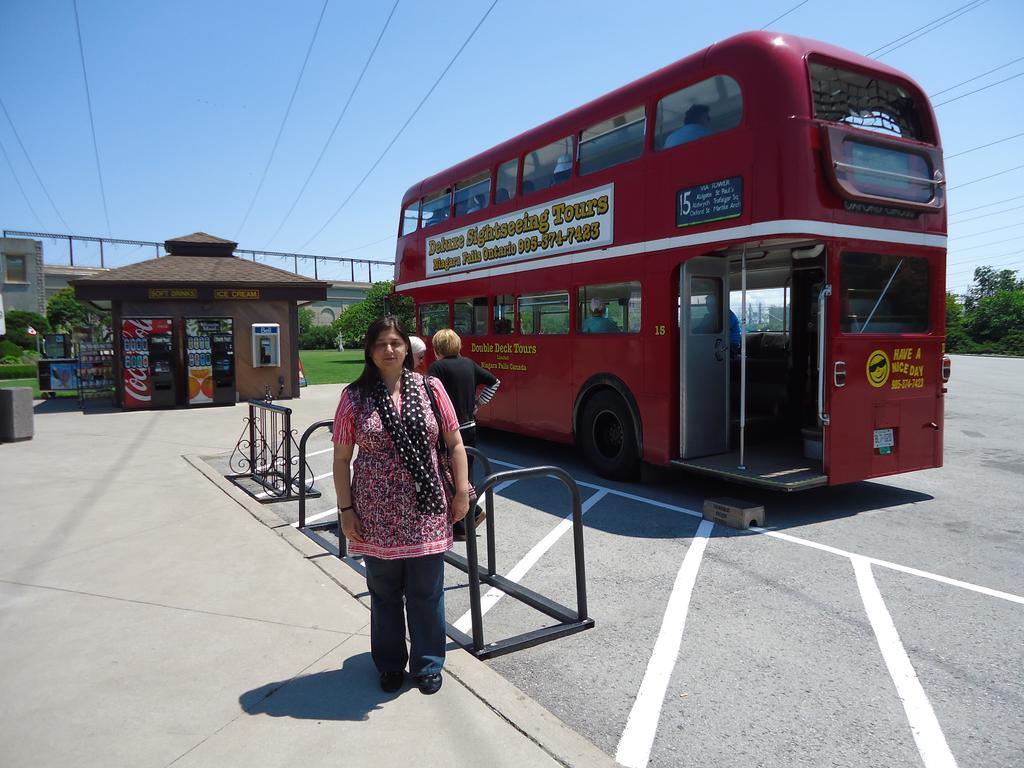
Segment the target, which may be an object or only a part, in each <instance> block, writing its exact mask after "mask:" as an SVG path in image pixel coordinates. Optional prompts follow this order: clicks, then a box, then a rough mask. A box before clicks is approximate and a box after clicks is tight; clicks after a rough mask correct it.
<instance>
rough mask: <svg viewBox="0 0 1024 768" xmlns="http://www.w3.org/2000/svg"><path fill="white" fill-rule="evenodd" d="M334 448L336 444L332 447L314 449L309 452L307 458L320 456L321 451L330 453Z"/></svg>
mask: <svg viewBox="0 0 1024 768" xmlns="http://www.w3.org/2000/svg"><path fill="white" fill-rule="evenodd" d="M333 450H334V446H331V447H330V448H324V449H323V450H322V451H313V452H312V453H307V454H306V458H307V459H308V458H309V457H310V456H319V455H320V454H321V453H329V452H330V451H333Z"/></svg>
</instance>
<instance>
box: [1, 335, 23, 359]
mask: <svg viewBox="0 0 1024 768" xmlns="http://www.w3.org/2000/svg"><path fill="white" fill-rule="evenodd" d="M23 351H24V350H22V348H21V347H19V346H18V345H17V344H15V343H14V342H13V341H8V340H7V339H4V340H3V341H0V357H16V358H18V359H17V360H15V362H21V354H22V352H23Z"/></svg>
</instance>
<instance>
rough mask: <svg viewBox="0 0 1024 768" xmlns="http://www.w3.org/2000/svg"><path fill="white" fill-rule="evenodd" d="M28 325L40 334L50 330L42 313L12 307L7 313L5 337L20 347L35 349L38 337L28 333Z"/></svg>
mask: <svg viewBox="0 0 1024 768" xmlns="http://www.w3.org/2000/svg"><path fill="white" fill-rule="evenodd" d="M29 326H31V327H32V328H34V329H35V330H36V332H37V333H38V334H40V335H42V334H44V333H49V332H50V323H49V322H48V321H47V319H46V318H45V317H43V316H42V315H40V314H37V313H35V312H25V311H23V310H20V309H12V310H11V311H10V312H8V313H7V336H6V337H5V338H6V339H7V340H8V341H10V342H13V343H14V344H17V345H18V346H19V347H21V348H22V349H35V348H36V339H37V338H38V337H37V336H30V335H29V333H28V329H29Z"/></svg>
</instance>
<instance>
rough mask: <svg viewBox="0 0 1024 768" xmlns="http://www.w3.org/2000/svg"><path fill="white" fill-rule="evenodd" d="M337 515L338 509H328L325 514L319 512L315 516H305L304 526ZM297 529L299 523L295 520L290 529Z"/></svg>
mask: <svg viewBox="0 0 1024 768" xmlns="http://www.w3.org/2000/svg"><path fill="white" fill-rule="evenodd" d="M337 514H338V508H337V507H334V508H333V509H328V510H327V511H326V512H319V513H318V514H315V515H307V516H306V525H309V524H310V523H316V522H319V521H320V520H323V519H325V518H328V517H331V516H332V515H337ZM298 527H299V521H298V520H296V521H295V522H294V523H292V528H298Z"/></svg>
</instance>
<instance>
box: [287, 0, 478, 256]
mask: <svg viewBox="0 0 1024 768" xmlns="http://www.w3.org/2000/svg"><path fill="white" fill-rule="evenodd" d="M497 4H498V0H494V2H493V3H491V5H490V7H489V8H488V9H487V11H486V12H485V13H484V15H483V16H481V17H480V21H478V22H477V23H476V26H475V27H473V31H472V32H470V33H469V37H467V38H466V39H465V40H464V41H463V43H462V45H461V46H459V50H457V51H456V52H455V55H454V56H452V58H451V61H449V62H448V66H446V67H445V68H444V70H442V72H441V74H440V75H438V78H437V80H435V81H434V84H433V85H432V86H430V90H428V91H427V93H426V95H425V96H424V97H423V98H422V99H421V100H420V103H419V104H417V105H416V109H414V110H413V111H412V114H411V115H409V117H408V119H407V120H406V121H405V122H404V123H403V124H402V127H401V128H399V129H398V133H396V134H395V135H394V137H393V138H392V139H391V141H390V142H389V143H388V145H387V146H386V147H384V151H383V152H381V153H380V157H378V158H377V159H376V160H375V161H374V163H373V165H371V166H370V170H368V171H367V172H366V175H365V176H363V178H362V179H360V180H359V183H358V184H356V186H355V188H354V189H353V190H352V191H351V192H349V194H348V197H346V198H345V199H344V200H343V201H342V202H341V205H339V206H338V207H337V208H336V209H335V211H334V213H332V214H331V215H330V217H328V219H327V221H325V222H324V223H323V226H321V227H320V229H318V230H317V231H316V232H314V233H313V236H312V237H310V238H309V239H308V240H307V241H306V242H305V243H303V244H302V246H301V247H300V248H299V250H300V251H301V250H302V249H304V248H305V247H306V246H307V245H309V244H310V243H311V242H313V241H314V240H316V238H318V237H319V236H320V233H321V232H323V231H324V230H325V229H327V226H328V225H329V224H330V223H331V222H332V221H334V218H335V217H336V216H337V215H338V214H339V213H341V211H342V209H343V208H344V207H345V206H346V205H348V201H349V200H351V199H352V197H353V195H355V193H356V192H358V191H359V188H360V187H362V186H363V184H364V183H365V182H366V180H367V179H368V178H370V174H372V173H373V172H374V170H375V169H376V168H377V166H378V165H380V161H381V160H383V159H384V156H385V155H387V153H388V152H389V151H390V149H391V147H393V146H394V145H395V142H396V141H398V138H399V137H400V136H401V135H402V133H403V132H404V131H405V129H406V128H408V127H409V123H411V122H412V120H413V118H414V117H416V114H417V113H418V112H419V111H420V109H421V108H422V107H423V105H424V104H425V103H426V101H427V99H429V98H430V94H432V93H433V92H434V89H435V88H437V86H438V85H439V84H440V83H441V80H443V79H444V76H445V75H446V74H448V70H449V69H451V68H452V65H453V64H454V63H455V61H456V59H458V58H459V55H460V54H461V53H462V52H463V51H464V50H465V48H466V46H467V45H469V41H470V40H472V39H473V36H474V35H476V33H477V30H478V29H480V27H481V26H482V25H483V23H484V22H485V21H486V20H487V17H488V16H490V14H491V11H493V10H494V6H496V5H497Z"/></svg>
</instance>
